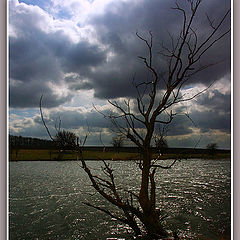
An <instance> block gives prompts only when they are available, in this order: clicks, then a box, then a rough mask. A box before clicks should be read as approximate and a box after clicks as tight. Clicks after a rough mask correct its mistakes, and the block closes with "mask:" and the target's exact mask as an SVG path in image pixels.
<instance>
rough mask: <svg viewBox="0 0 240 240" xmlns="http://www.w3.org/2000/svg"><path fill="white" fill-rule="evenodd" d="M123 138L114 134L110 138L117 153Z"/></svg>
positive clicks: (121, 145)
mask: <svg viewBox="0 0 240 240" xmlns="http://www.w3.org/2000/svg"><path fill="white" fill-rule="evenodd" d="M123 143H124V138H123V137H122V136H115V137H113V138H112V145H113V147H114V149H115V150H117V152H118V153H119V151H120V148H121V147H123Z"/></svg>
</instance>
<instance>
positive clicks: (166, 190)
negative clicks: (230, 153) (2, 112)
mask: <svg viewBox="0 0 240 240" xmlns="http://www.w3.org/2000/svg"><path fill="white" fill-rule="evenodd" d="M88 164H89V165H90V166H91V167H92V168H93V170H94V171H95V172H98V169H99V167H100V165H101V164H102V163H101V162H98V161H89V162H88ZM111 164H112V166H113V168H114V169H115V171H114V173H115V175H116V181H117V183H118V186H119V188H120V189H121V188H124V189H125V190H129V189H131V190H133V191H137V190H138V186H139V181H140V172H139V171H138V167H137V165H136V164H135V163H134V162H130V161H128V162H111ZM98 173H99V172H98ZM156 177H157V179H156V184H157V197H158V199H157V200H158V206H159V207H160V209H162V213H163V214H165V213H166V214H168V215H169V217H168V218H167V219H166V224H167V226H168V228H169V229H178V230H179V234H180V235H181V236H182V237H183V238H184V239H211V240H214V239H220V237H221V236H222V234H223V235H225V236H226V235H228V234H229V233H230V229H231V163H230V161H228V160H217V161H216V160H183V161H181V162H179V163H177V164H176V165H175V166H174V167H173V168H172V169H169V170H163V169H162V170H160V171H159V172H158V173H157V175H156ZM83 202H90V203H92V204H94V205H97V206H103V207H106V206H107V207H110V208H111V209H112V210H115V209H114V208H113V207H112V206H110V204H108V202H105V201H104V200H103V199H102V198H101V196H99V195H98V194H97V193H95V191H94V189H93V188H92V187H91V186H90V182H89V180H88V178H87V176H86V174H85V172H84V171H83V170H82V169H81V167H80V166H79V163H78V162H75V161H66V162H50V161H46V162H10V163H9V238H10V239H11V240H15V239H16V240H21V239H25V240H27V239H31V240H34V239H39V240H43V239H44V240H45V239H46V240H47V239H49V240H50V239H54V240H58V239H59V240H60V239H61V240H67V239H69V240H70V239H71V240H72V239H75V240H77V239H84V240H97V239H99V240H104V239H107V238H116V239H117V238H118V239H131V235H132V234H131V231H130V229H129V228H128V227H127V226H124V225H122V224H119V223H118V222H117V221H116V220H114V219H110V217H108V216H106V215H105V214H104V213H102V212H99V211H97V210H95V209H93V208H90V207H88V206H86V205H84V204H83Z"/></svg>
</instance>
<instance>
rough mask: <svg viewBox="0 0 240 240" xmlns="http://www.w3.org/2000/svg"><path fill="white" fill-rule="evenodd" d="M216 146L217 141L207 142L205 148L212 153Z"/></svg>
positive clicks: (214, 151)
mask: <svg viewBox="0 0 240 240" xmlns="http://www.w3.org/2000/svg"><path fill="white" fill-rule="evenodd" d="M217 148H218V145H217V143H209V144H208V145H207V150H208V152H209V153H210V154H211V155H214V154H215V153H216V150H217Z"/></svg>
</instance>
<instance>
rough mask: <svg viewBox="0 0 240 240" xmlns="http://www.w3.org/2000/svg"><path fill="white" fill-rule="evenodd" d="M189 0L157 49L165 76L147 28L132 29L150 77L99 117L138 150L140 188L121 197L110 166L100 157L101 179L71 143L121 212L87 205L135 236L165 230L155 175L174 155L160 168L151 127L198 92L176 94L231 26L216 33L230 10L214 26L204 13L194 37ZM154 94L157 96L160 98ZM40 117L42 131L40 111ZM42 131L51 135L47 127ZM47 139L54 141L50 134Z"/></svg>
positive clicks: (155, 236)
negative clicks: (204, 28) (175, 32)
mask: <svg viewBox="0 0 240 240" xmlns="http://www.w3.org/2000/svg"><path fill="white" fill-rule="evenodd" d="M188 2H189V6H190V13H189V11H187V10H186V9H183V8H182V7H181V6H180V5H179V4H178V3H176V5H175V7H174V8H173V9H175V10H176V11H179V12H181V13H182V19H183V24H182V28H181V31H180V33H179V36H178V38H177V39H174V38H173V37H172V36H171V35H170V41H171V44H172V45H171V48H168V47H165V46H162V51H161V52H160V54H161V55H162V56H163V57H165V58H166V59H167V61H168V69H164V71H165V72H167V74H165V75H164V76H163V75H159V73H158V71H157V69H155V67H154V65H153V60H154V59H153V35H152V33H151V32H149V39H147V38H144V37H143V36H141V35H139V34H138V33H136V35H137V38H138V39H139V40H140V41H143V43H145V45H146V47H147V50H148V56H147V57H143V56H139V58H140V59H141V60H142V61H143V63H144V65H145V67H146V69H147V71H149V72H150V74H151V76H152V79H151V80H146V81H143V82H140V83H136V81H135V79H134V81H133V84H134V86H135V88H136V92H137V97H136V99H132V100H128V101H125V102H124V104H121V103H119V102H117V101H110V100H109V101H108V102H109V104H111V105H112V106H113V107H114V108H115V110H116V111H115V112H114V113H112V114H110V115H104V117H105V118H108V119H110V120H111V121H112V123H113V124H114V126H115V128H116V129H117V132H118V133H120V134H122V135H123V136H125V137H126V138H127V139H129V140H130V141H131V142H133V143H134V144H135V145H136V146H137V147H139V149H140V151H141V156H142V157H141V159H140V161H139V164H138V166H139V168H140V171H141V185H140V190H139V192H138V193H136V192H132V191H128V196H129V197H128V198H127V199H125V200H124V198H123V197H121V196H120V192H119V191H118V188H117V186H116V183H115V178H114V175H113V169H112V168H111V166H110V164H109V163H107V162H106V161H104V160H103V164H104V167H103V169H102V170H103V172H104V174H105V178H103V177H100V176H97V175H94V174H93V173H92V171H91V169H90V168H89V167H88V166H87V164H86V162H85V160H84V158H83V157H82V148H81V146H79V145H76V144H75V148H76V149H78V152H79V156H80V157H79V159H80V160H81V163H82V168H83V169H84V171H85V172H86V173H87V175H88V177H89V179H90V181H91V183H92V186H93V187H94V188H95V189H96V191H97V192H98V193H99V194H100V195H101V196H102V197H103V198H105V199H106V200H107V201H109V202H110V203H112V204H113V205H114V206H116V207H117V208H119V209H120V210H121V211H122V215H121V216H120V215H116V214H114V213H113V212H111V211H110V210H108V209H104V208H102V207H99V206H94V205H92V204H91V203H86V204H87V205H88V206H91V207H94V208H96V209H97V210H100V211H102V212H104V213H106V214H108V215H109V216H111V217H113V218H115V219H117V220H119V221H121V222H123V223H125V224H128V225H129V226H130V227H131V228H132V229H133V231H134V232H135V235H140V234H144V233H146V234H147V235H148V236H150V238H151V239H160V238H163V237H166V236H167V232H166V230H165V229H164V227H163V225H162V221H163V219H164V218H165V216H161V214H160V211H159V208H158V206H157V199H156V183H155V175H156V173H157V171H158V170H159V169H169V168H171V167H172V166H173V165H174V164H175V163H176V162H177V160H178V159H175V160H174V161H173V162H172V163H171V164H170V165H169V166H162V165H161V164H160V163H159V162H158V160H159V159H160V158H157V159H153V157H152V152H151V142H152V140H153V136H154V131H155V129H156V126H157V125H159V124H161V125H167V124H169V123H171V121H172V120H173V118H174V116H175V115H176V114H177V113H174V112H173V111H172V110H171V107H172V106H174V105H176V104H177V103H180V102H184V101H189V100H192V99H193V98H195V97H196V96H198V95H200V94H201V93H202V92H203V91H201V92H199V93H197V94H195V95H193V96H191V97H188V98H184V95H182V94H180V93H181V89H182V87H183V86H184V84H186V83H187V82H188V81H189V80H190V79H192V78H193V76H194V75H195V74H196V73H199V72H200V71H203V70H205V69H206V68H208V67H210V66H211V65H213V64H208V65H204V66H202V65H200V64H199V61H200V59H201V58H202V56H203V55H204V54H207V53H208V51H209V49H211V48H212V47H213V46H214V45H216V44H217V42H218V41H219V40H220V39H222V38H223V37H224V36H225V35H227V34H228V33H229V32H230V29H227V30H226V31H224V32H222V33H221V32H220V28H221V26H222V25H223V23H224V21H225V20H226V19H227V18H228V17H229V14H230V11H227V12H226V14H225V15H224V16H223V17H222V18H221V19H220V20H219V22H218V23H217V24H216V25H213V21H211V20H210V18H209V17H208V16H207V19H208V21H209V28H210V29H211V32H210V33H209V35H208V36H205V39H199V36H198V33H197V30H196V29H195V28H194V26H193V25H194V18H195V16H196V12H197V10H198V8H199V6H200V4H201V2H202V1H201V0H196V1H194V0H189V1H188ZM214 64H215V63H214ZM161 82H162V83H163V85H164V87H163V88H161V86H162V85H160V83H161ZM207 88H208V87H207ZM207 88H206V89H205V90H207ZM205 90H204V91H205ZM159 96H161V97H160V98H159ZM131 102H133V103H135V104H136V105H137V109H138V111H137V112H136V111H134V110H133V108H132V105H131ZM40 110H41V101H40ZM116 112H118V113H116ZM41 115H42V110H41ZM161 116H167V119H164V120H163V118H161ZM42 120H43V123H44V126H45V127H46V129H47V126H46V124H45V122H44V118H43V115H42ZM139 126H140V127H139ZM47 132H48V134H50V133H49V130H48V129H47ZM50 137H51V136H50ZM86 137H87V135H86ZM51 138H52V137H51ZM52 140H54V139H53V138H52ZM85 141H86V138H85V140H84V141H83V142H84V143H85Z"/></svg>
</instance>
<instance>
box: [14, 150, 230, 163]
mask: <svg viewBox="0 0 240 240" xmlns="http://www.w3.org/2000/svg"><path fill="white" fill-rule="evenodd" d="M61 155H62V158H61V160H77V154H76V152H73V151H71V150H67V151H65V152H64V153H61ZM58 156H59V152H58V151H57V150H49V149H18V150H16V149H13V150H11V151H9V161H49V160H53V161H54V160H57V159H58ZM139 156H140V155H139V154H138V153H132V152H119V153H118V152H117V151H115V152H114V151H108V152H102V151H84V152H83V157H84V159H85V160H101V159H105V160H138V159H139V158H140V157H139ZM156 157H157V154H153V158H156ZM175 158H181V159H188V158H199V159H216V160H217V159H231V154H230V153H217V154H214V155H211V154H200V153H196V154H194V153H193V154H189V153H188V154H184V153H182V154H171V153H166V154H163V155H162V156H161V159H175Z"/></svg>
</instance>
